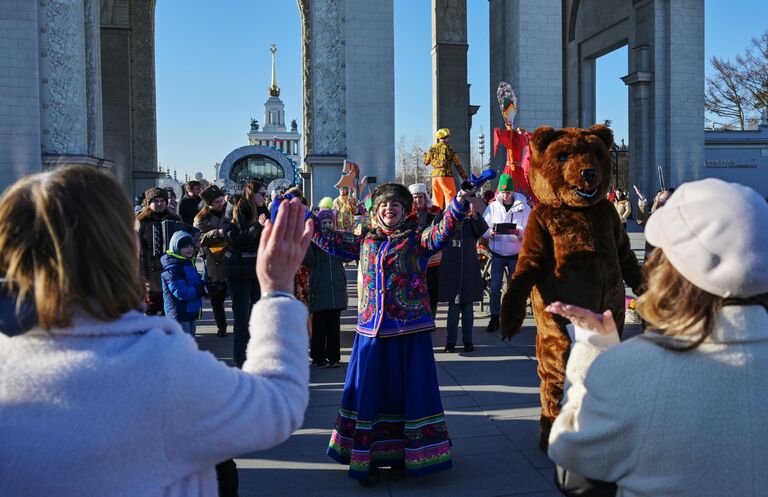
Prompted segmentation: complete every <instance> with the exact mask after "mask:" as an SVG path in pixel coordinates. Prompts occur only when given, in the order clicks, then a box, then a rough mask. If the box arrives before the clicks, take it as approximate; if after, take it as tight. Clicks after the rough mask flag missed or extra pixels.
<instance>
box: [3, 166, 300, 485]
mask: <svg viewBox="0 0 768 497" xmlns="http://www.w3.org/2000/svg"><path fill="white" fill-rule="evenodd" d="M303 212H304V207H303V206H301V205H300V204H292V203H287V202H286V203H285V204H284V205H283V206H281V208H280V214H279V215H278V217H277V220H276V222H275V224H274V225H271V224H270V225H268V226H267V227H266V229H265V230H264V233H263V235H262V238H261V244H260V247H259V262H258V264H257V269H256V271H257V273H258V277H259V280H260V282H261V287H262V291H263V292H264V293H263V295H262V298H261V300H260V301H259V302H258V303H257V304H256V305H255V309H254V311H253V313H252V315H253V316H254V319H252V320H251V323H250V333H251V336H252V337H254V339H253V340H251V342H250V343H251V345H250V348H249V351H248V360H247V361H246V362H245V364H244V365H243V368H242V371H240V370H237V369H234V368H230V367H227V366H226V365H225V364H224V363H222V362H219V361H218V360H216V358H215V357H214V356H213V355H211V354H210V353H208V352H202V351H200V350H199V349H198V348H197V345H196V343H195V341H194V339H193V338H192V337H190V336H189V335H188V334H186V333H184V332H183V331H182V329H181V327H180V326H179V324H178V323H176V322H174V321H173V320H171V319H168V318H165V317H148V316H145V315H144V314H143V313H142V312H141V311H139V310H137V309H138V308H139V306H140V305H141V302H142V299H143V296H144V290H143V287H142V285H141V281H140V280H139V276H138V263H137V261H138V245H137V242H136V239H135V234H134V232H133V229H132V226H133V214H132V209H131V206H130V205H129V203H128V200H127V199H126V197H125V194H124V192H123V190H122V188H121V187H120V186H119V185H118V184H117V182H116V181H115V180H114V179H113V178H112V177H111V176H110V175H107V174H105V173H101V172H98V171H97V170H96V169H93V168H87V167H67V168H61V169H57V170H55V171H52V172H46V173H41V174H35V175H31V176H27V177H25V178H23V179H21V180H19V181H18V182H17V183H16V184H15V185H13V186H11V187H10V188H9V189H8V190H7V191H6V192H5V194H4V196H3V197H2V201H0V271H2V274H3V275H4V277H5V278H4V279H3V280H2V295H0V331H2V333H0V495H3V496H21V495H55V496H57V497H68V496H72V497H75V496H76V497H88V496H105V495H109V496H111V497H120V496H126V497H129V496H130V497H135V496H143V497H160V496H186V497H197V496H216V495H217V494H218V490H217V482H216V473H215V471H214V465H215V464H216V463H218V462H219V461H222V460H224V459H227V458H231V457H234V456H236V455H239V454H243V453H246V452H251V451H255V450H261V449H267V448H269V447H272V446H274V445H276V444H279V443H281V442H283V441H284V440H286V439H287V438H288V436H289V435H290V434H291V432H293V431H294V430H296V429H297V428H298V427H299V426H300V425H301V423H302V421H303V417H304V411H305V409H306V406H307V402H308V397H309V395H308V378H309V369H308V361H307V310H306V307H305V306H304V305H303V304H301V303H300V302H298V301H296V300H295V298H293V296H292V292H293V274H294V273H295V272H296V270H297V269H298V266H299V264H300V263H301V260H302V258H303V257H304V253H305V252H306V249H307V247H308V244H309V241H310V237H311V235H312V227H311V225H310V224H306V225H305V223H304V222H303ZM17 304H18V305H17Z"/></svg>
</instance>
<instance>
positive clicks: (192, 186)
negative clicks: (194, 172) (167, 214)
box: [179, 180, 203, 226]
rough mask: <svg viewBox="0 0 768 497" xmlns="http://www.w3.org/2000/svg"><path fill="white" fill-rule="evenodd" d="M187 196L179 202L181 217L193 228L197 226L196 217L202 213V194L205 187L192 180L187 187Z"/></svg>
mask: <svg viewBox="0 0 768 497" xmlns="http://www.w3.org/2000/svg"><path fill="white" fill-rule="evenodd" d="M186 190H187V195H186V196H185V197H184V198H183V199H181V202H179V216H181V220H182V221H184V224H188V225H190V226H192V225H193V224H195V216H197V213H198V212H199V211H200V201H201V198H200V192H202V191H203V185H201V184H200V182H199V181H195V180H192V181H190V182H189V183H187V186H186Z"/></svg>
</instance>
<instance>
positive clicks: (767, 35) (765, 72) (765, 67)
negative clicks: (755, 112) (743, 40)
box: [736, 31, 768, 109]
mask: <svg viewBox="0 0 768 497" xmlns="http://www.w3.org/2000/svg"><path fill="white" fill-rule="evenodd" d="M736 64H737V65H738V67H739V72H740V73H741V79H742V82H743V85H744V86H745V87H746V88H747V90H748V91H749V92H750V93H751V94H752V98H753V100H754V102H755V108H758V109H768V31H765V32H764V33H763V34H762V36H760V37H759V38H752V44H751V45H750V46H749V47H747V50H746V53H745V54H744V55H743V56H742V55H739V56H737V57H736Z"/></svg>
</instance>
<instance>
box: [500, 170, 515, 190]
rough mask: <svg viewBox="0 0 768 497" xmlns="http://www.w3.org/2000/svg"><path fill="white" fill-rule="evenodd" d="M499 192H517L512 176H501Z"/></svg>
mask: <svg viewBox="0 0 768 497" xmlns="http://www.w3.org/2000/svg"><path fill="white" fill-rule="evenodd" d="M499 191H500V192H513V191H515V182H514V180H512V176H510V175H509V174H502V175H501V176H499Z"/></svg>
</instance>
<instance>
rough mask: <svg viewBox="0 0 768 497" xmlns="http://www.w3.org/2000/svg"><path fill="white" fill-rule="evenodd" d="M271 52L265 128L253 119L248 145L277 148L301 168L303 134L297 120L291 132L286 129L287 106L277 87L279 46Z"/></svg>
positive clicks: (272, 46) (292, 125) (293, 123)
mask: <svg viewBox="0 0 768 497" xmlns="http://www.w3.org/2000/svg"><path fill="white" fill-rule="evenodd" d="M269 51H270V52H272V84H271V85H270V86H269V91H268V93H269V98H267V101H266V102H265V103H264V126H260V125H259V122H258V121H257V120H255V119H251V129H250V130H249V132H248V144H249V145H262V146H265V147H273V148H277V149H279V150H280V151H281V152H282V153H284V154H285V155H287V156H288V157H289V158H290V159H291V160H292V161H293V162H294V163H295V164H296V167H299V164H301V154H300V153H299V142H300V140H301V133H299V130H298V125H297V124H296V122H295V121H296V120H295V119H294V120H293V122H292V123H291V129H290V131H289V130H288V129H287V128H286V124H285V105H284V104H283V101H282V100H280V87H279V86H277V46H275V44H274V43H273V44H272V45H271V46H270V47H269Z"/></svg>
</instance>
